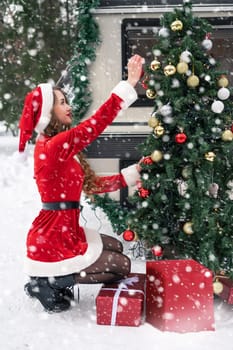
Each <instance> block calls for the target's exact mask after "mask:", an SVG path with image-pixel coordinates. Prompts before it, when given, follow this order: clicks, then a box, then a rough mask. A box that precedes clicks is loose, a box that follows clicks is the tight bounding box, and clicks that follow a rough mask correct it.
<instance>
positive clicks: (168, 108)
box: [160, 104, 172, 117]
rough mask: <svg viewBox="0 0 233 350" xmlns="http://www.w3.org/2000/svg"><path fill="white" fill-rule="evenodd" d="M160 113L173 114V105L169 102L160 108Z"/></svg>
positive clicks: (164, 114) (164, 115) (165, 115)
mask: <svg viewBox="0 0 233 350" xmlns="http://www.w3.org/2000/svg"><path fill="white" fill-rule="evenodd" d="M160 113H161V114H162V116H163V117H170V116H171V115H172V107H171V106H170V105H169V104H167V105H163V106H162V107H161V108H160Z"/></svg>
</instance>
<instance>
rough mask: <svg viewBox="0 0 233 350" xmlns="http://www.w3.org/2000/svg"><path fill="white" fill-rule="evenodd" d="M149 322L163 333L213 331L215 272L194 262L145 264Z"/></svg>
mask: <svg viewBox="0 0 233 350" xmlns="http://www.w3.org/2000/svg"><path fill="white" fill-rule="evenodd" d="M146 285H147V286H146V321H147V322H148V323H150V324H152V325H153V326H154V327H157V328H159V329H160V330H162V331H173V332H181V333H184V332H197V331H207V330H214V308H213V282H212V273H211V271H210V270H208V269H207V268H206V267H204V266H203V265H201V264H199V263H198V262H196V261H195V260H191V259H190V260H162V261H147V263H146Z"/></svg>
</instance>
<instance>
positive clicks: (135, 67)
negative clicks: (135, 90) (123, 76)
mask: <svg viewBox="0 0 233 350" xmlns="http://www.w3.org/2000/svg"><path fill="white" fill-rule="evenodd" d="M144 63H145V60H144V58H143V57H141V56H139V55H134V56H132V57H131V58H130V59H129V62H128V65H127V67H128V79H127V81H128V83H130V84H131V85H132V86H133V87H134V86H135V85H136V84H137V82H138V81H139V80H140V78H141V75H142V71H143V69H142V65H143V64H144Z"/></svg>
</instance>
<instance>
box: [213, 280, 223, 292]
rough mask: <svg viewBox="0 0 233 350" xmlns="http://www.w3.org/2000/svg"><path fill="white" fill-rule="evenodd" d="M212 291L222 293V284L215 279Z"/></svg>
mask: <svg viewBox="0 0 233 350" xmlns="http://www.w3.org/2000/svg"><path fill="white" fill-rule="evenodd" d="M213 291H214V294H220V293H222V291H223V284H222V283H221V282H220V281H218V280H215V281H214V283H213Z"/></svg>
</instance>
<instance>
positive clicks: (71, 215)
mask: <svg viewBox="0 0 233 350" xmlns="http://www.w3.org/2000/svg"><path fill="white" fill-rule="evenodd" d="M142 64H143V59H142V58H141V57H140V56H138V55H135V56H133V57H132V58H131V59H130V60H129V62H128V80H127V81H121V82H120V83H119V84H118V85H117V86H116V87H115V88H114V89H113V91H112V93H111V96H110V98H109V99H108V100H107V101H106V102H105V103H104V104H103V105H102V106H101V107H100V108H99V109H98V110H97V112H96V113H95V114H94V115H93V116H92V117H90V118H89V119H87V120H85V121H83V122H81V123H80V124H78V125H77V126H75V127H73V128H71V123H72V111H71V107H70V106H69V104H68V102H67V99H66V97H65V95H64V93H63V92H62V91H61V90H60V89H58V88H56V87H54V88H52V86H51V85H50V84H40V85H38V86H37V87H36V88H35V89H34V90H33V91H32V92H30V93H29V94H28V95H27V96H26V99H25V103H24V109H23V113H22V116H21V119H20V140H19V151H20V152H23V151H24V148H25V145H26V143H27V141H28V140H29V139H30V137H31V135H32V133H33V131H34V130H35V131H36V132H37V133H38V138H37V141H36V145H35V150H34V177H35V180H36V184H37V187H38V191H39V193H40V196H41V201H42V209H41V211H40V213H39V215H38V216H37V217H36V219H35V220H34V221H33V223H32V226H31V228H30V230H29V232H28V236H27V257H26V259H25V260H26V261H25V272H26V273H27V274H28V275H29V277H30V280H29V282H28V283H27V284H26V285H25V291H26V293H27V294H28V295H29V296H31V297H35V298H37V299H38V300H39V301H40V302H41V304H42V305H43V307H44V308H45V309H46V310H47V311H51V312H52V311H53V312H59V311H63V310H67V309H68V308H69V307H70V298H72V292H71V290H70V289H69V287H72V286H73V285H75V284H76V283H108V282H112V281H116V280H119V279H121V278H124V277H125V276H127V275H128V273H129V272H130V260H129V258H128V257H127V256H125V255H123V254H122V244H121V242H119V241H118V240H116V239H115V238H113V237H110V236H107V235H100V234H98V233H97V232H95V231H94V230H92V229H88V228H83V227H81V226H80V225H79V215H80V205H79V200H80V196H81V192H82V191H84V192H85V193H86V194H88V195H89V194H93V193H103V192H110V191H115V190H117V189H119V188H122V187H124V186H127V185H134V184H135V183H136V181H137V180H138V179H139V169H138V166H137V164H135V165H133V166H130V167H128V168H125V169H123V170H122V171H121V173H120V174H116V175H113V176H105V177H98V176H96V175H95V173H94V172H93V171H92V170H91V169H90V167H89V165H88V163H87V161H86V160H85V159H84V157H83V155H82V153H81V151H82V150H83V149H84V148H85V147H86V146H87V145H88V144H90V143H91V142H92V141H93V140H95V139H96V138H97V137H98V136H99V135H100V134H101V133H102V132H103V131H104V129H105V128H106V127H107V126H108V125H109V124H110V123H111V122H112V121H113V120H114V118H115V117H116V116H117V115H118V113H119V112H120V111H121V110H122V109H126V108H127V107H128V106H129V105H130V104H132V103H133V102H134V101H135V100H136V98H137V94H136V92H135V89H134V86H135V85H136V83H137V82H138V80H139V79H140V75H141V72H142Z"/></svg>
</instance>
